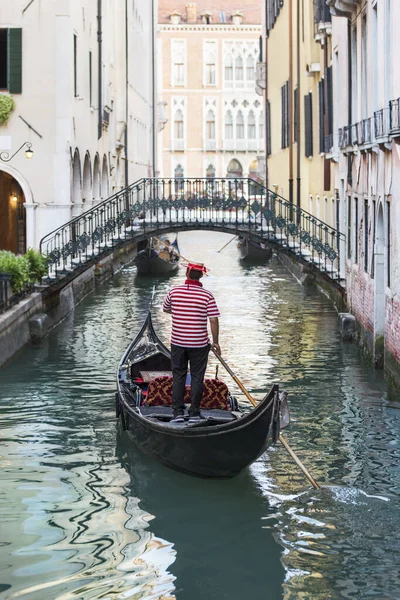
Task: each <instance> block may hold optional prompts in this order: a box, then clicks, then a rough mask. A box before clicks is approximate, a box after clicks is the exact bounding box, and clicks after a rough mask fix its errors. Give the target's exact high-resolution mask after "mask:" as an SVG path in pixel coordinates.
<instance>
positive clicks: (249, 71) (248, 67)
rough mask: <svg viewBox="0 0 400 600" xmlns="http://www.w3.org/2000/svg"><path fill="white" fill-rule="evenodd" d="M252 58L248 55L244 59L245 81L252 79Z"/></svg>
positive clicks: (253, 76)
mask: <svg viewBox="0 0 400 600" xmlns="http://www.w3.org/2000/svg"><path fill="white" fill-rule="evenodd" d="M254 78H255V75H254V58H253V57H252V56H251V55H249V56H248V57H247V61H246V79H247V81H254Z"/></svg>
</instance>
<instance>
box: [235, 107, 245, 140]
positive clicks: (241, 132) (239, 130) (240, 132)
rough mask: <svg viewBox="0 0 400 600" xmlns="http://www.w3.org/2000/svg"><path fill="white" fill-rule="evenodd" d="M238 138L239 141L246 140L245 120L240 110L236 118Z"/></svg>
mask: <svg viewBox="0 0 400 600" xmlns="http://www.w3.org/2000/svg"><path fill="white" fill-rule="evenodd" d="M236 137H237V139H238V140H243V139H244V118H243V114H242V112H241V111H240V110H239V112H238V114H237V117H236Z"/></svg>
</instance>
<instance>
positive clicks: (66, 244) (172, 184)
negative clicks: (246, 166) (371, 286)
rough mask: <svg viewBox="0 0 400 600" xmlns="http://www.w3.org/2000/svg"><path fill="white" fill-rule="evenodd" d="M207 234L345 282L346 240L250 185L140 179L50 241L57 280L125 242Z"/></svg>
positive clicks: (46, 248)
mask: <svg viewBox="0 0 400 600" xmlns="http://www.w3.org/2000/svg"><path fill="white" fill-rule="evenodd" d="M182 229H208V230H219V231H225V232H230V231H231V232H232V233H235V234H237V235H245V236H247V237H250V238H254V239H256V240H259V241H266V242H271V243H275V244H277V245H279V246H280V247H282V248H284V249H287V250H288V251H292V252H295V253H296V254H297V255H298V256H300V257H304V258H305V259H307V260H309V261H310V262H312V263H313V264H314V265H316V266H317V267H318V268H320V270H322V271H323V272H324V273H327V274H328V275H329V276H330V277H331V278H332V279H335V280H339V279H340V275H339V271H340V254H341V249H342V248H343V246H344V235H343V234H341V233H340V232H339V231H337V230H336V229H335V228H333V227H331V226H330V225H328V224H326V223H324V222H323V221H321V220H320V219H317V218H316V217H314V216H313V215H311V214H310V213H308V212H307V211H305V210H304V209H302V208H300V207H297V206H294V205H293V204H292V203H290V202H288V201H287V200H285V199H284V198H282V197H281V196H279V195H277V194H276V193H274V192H272V191H270V190H268V189H266V188H265V187H263V186H262V185H261V184H259V183H257V182H255V181H254V180H252V179H242V178H233V179H213V178H208V179H184V178H180V179H141V180H140V181H138V182H136V183H135V184H133V185H131V186H129V187H128V188H126V189H125V190H121V191H120V192H118V193H117V194H114V196H112V197H111V198H109V199H108V200H105V201H103V202H102V203H100V204H98V205H97V206H95V207H93V208H92V209H91V210H89V211H87V212H86V213H84V214H82V215H80V216H79V217H76V218H75V219H73V220H72V221H70V222H69V223H66V224H65V225H63V226H62V227H59V228H58V229H56V230H55V231H53V232H51V233H49V234H48V235H46V236H45V237H44V238H43V239H42V241H41V243H40V249H41V252H42V253H43V254H44V255H46V256H47V257H48V260H49V273H48V275H49V277H50V278H51V279H54V278H58V277H60V276H63V275H66V274H68V273H70V272H71V271H74V270H75V269H76V268H78V267H81V266H82V265H83V264H84V263H87V262H88V261H97V260H98V259H99V257H100V256H101V255H102V254H105V253H109V252H110V251H112V249H113V248H114V247H116V246H118V245H122V244H123V243H127V242H129V241H132V240H135V239H138V238H139V237H141V239H143V237H151V235H152V234H155V235H157V233H161V232H163V231H174V230H176V231H179V230H182Z"/></svg>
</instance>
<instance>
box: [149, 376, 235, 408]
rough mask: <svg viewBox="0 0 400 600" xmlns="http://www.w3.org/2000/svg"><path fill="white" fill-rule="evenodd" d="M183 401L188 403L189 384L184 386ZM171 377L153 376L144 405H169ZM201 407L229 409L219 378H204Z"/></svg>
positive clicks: (224, 386) (229, 405) (225, 390)
mask: <svg viewBox="0 0 400 600" xmlns="http://www.w3.org/2000/svg"><path fill="white" fill-rule="evenodd" d="M183 401H184V403H185V404H190V386H188V385H187V386H186V390H185V397H184V400H183ZM171 404H172V377H166V376H160V377H155V378H154V379H152V380H151V381H150V382H149V389H148V393H147V399H146V406H171ZM200 406H201V408H208V409H213V408H219V409H220V410H231V404H230V400H229V391H228V387H227V385H226V383H224V382H223V381H220V380H219V379H205V380H204V390H203V397H202V399H201V404H200Z"/></svg>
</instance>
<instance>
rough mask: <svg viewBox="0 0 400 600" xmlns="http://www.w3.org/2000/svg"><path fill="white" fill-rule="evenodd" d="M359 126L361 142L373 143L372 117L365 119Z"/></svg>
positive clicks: (359, 141)
mask: <svg viewBox="0 0 400 600" xmlns="http://www.w3.org/2000/svg"><path fill="white" fill-rule="evenodd" d="M358 126H359V138H358V143H359V144H371V143H372V119H371V118H369V119H363V120H362V121H360V123H359V124H358Z"/></svg>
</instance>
